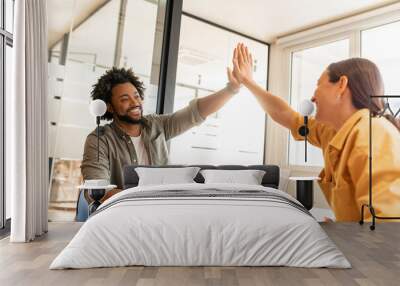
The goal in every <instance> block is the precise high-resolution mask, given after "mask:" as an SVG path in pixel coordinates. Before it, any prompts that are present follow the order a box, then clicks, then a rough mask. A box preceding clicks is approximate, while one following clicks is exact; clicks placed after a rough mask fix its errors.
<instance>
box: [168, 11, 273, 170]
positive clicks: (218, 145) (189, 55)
mask: <svg viewBox="0 0 400 286" xmlns="http://www.w3.org/2000/svg"><path fill="white" fill-rule="evenodd" d="M199 35H201V37H199ZM239 42H243V43H245V44H246V45H248V46H249V49H250V50H251V51H252V53H253V58H254V77H255V79H256V81H257V82H258V83H259V84H261V85H262V86H264V87H266V84H267V83H266V81H267V67H268V48H269V47H268V45H267V44H264V43H260V42H257V41H255V40H252V39H249V38H246V37H243V36H240V35H238V34H235V33H233V32H230V31H227V30H225V29H222V28H220V27H216V26H214V25H211V24H209V23H206V22H204V21H201V20H198V19H195V18H193V17H189V16H187V15H183V16H182V21H181V34H180V43H179V53H178V65H177V76H176V88H175V97H174V111H176V110H179V109H181V108H183V107H185V106H187V105H188V103H189V102H190V101H191V100H192V99H194V98H199V97H203V96H206V95H209V94H211V93H213V92H216V91H218V90H220V89H222V88H224V87H225V85H226V83H227V81H228V79H227V75H226V67H228V66H231V62H232V54H233V49H234V47H235V46H236V44H237V43H239ZM210 43H212V47H211V46H210ZM264 133H265V113H264V111H263V110H262V109H261V107H260V106H259V105H258V103H257V101H256V99H255V98H254V96H253V95H252V94H251V93H250V92H249V91H248V90H247V89H246V88H243V89H242V90H241V91H240V93H239V94H236V95H235V96H234V97H233V98H232V99H231V100H230V101H229V102H228V103H227V104H226V105H225V106H224V107H223V108H222V109H221V110H220V111H218V112H216V113H215V114H213V115H211V116H209V117H208V118H207V120H206V121H205V122H204V123H203V124H202V125H200V126H198V127H195V128H192V129H190V130H189V131H188V132H186V133H184V134H182V135H180V136H178V137H176V138H174V139H172V141H171V148H170V163H171V164H262V163H263V161H264Z"/></svg>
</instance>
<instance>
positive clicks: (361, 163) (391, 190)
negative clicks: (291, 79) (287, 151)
mask: <svg viewBox="0 0 400 286" xmlns="http://www.w3.org/2000/svg"><path fill="white" fill-rule="evenodd" d="M294 116H296V122H295V124H294V125H293V126H292V128H291V133H292V135H293V137H294V138H295V139H296V140H304V137H302V136H301V135H300V134H299V133H298V129H299V128H300V127H301V126H302V125H303V122H304V119H303V117H302V116H301V115H300V114H298V113H295V114H294ZM308 125H309V126H308V127H309V130H310V133H309V135H308V141H309V142H310V143H311V144H313V145H315V146H317V147H320V148H322V151H323V156H324V161H325V164H324V169H323V170H322V172H321V174H320V178H321V180H320V181H319V184H320V187H321V189H322V191H323V192H324V194H325V197H326V199H327V201H328V203H329V205H330V206H331V208H332V210H333V211H334V213H335V216H336V220H337V221H358V220H360V210H361V206H362V205H363V204H368V202H369V196H368V190H369V110H368V109H361V110H359V111H357V112H356V113H354V114H353V115H352V116H351V117H350V118H349V119H348V120H347V121H346V122H345V124H344V125H343V126H342V127H341V128H340V130H338V131H337V132H336V131H335V130H334V129H333V127H331V126H328V125H326V124H323V123H319V122H317V121H316V120H315V119H314V118H310V119H309V121H308ZM372 194H373V195H372V205H373V207H374V209H375V213H376V215H377V216H396V217H400V132H399V131H398V130H397V128H396V127H395V126H394V125H393V124H392V123H390V122H389V121H388V120H387V119H385V118H373V119H372ZM364 217H365V218H366V219H367V220H369V219H371V214H370V212H369V211H368V209H367V208H366V209H365V216H364Z"/></svg>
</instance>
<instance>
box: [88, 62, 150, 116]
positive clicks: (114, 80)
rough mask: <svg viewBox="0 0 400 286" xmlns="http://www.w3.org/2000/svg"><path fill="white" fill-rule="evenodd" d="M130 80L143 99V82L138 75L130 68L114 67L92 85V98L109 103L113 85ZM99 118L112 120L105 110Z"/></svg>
mask: <svg viewBox="0 0 400 286" xmlns="http://www.w3.org/2000/svg"><path fill="white" fill-rule="evenodd" d="M127 82H130V83H131V84H132V85H133V86H134V87H135V88H136V89H137V91H138V93H139V95H140V98H141V99H142V100H143V98H144V90H145V88H144V85H143V82H142V81H140V79H139V77H137V76H136V75H135V73H134V72H133V71H132V69H131V68H130V69H125V68H116V67H113V68H112V69H110V70H108V71H106V72H105V74H103V75H102V76H101V77H100V78H99V80H98V81H97V83H95V84H94V85H93V90H92V92H91V95H92V99H93V100H95V99H101V100H103V101H104V102H105V103H111V96H112V93H111V90H112V89H113V87H114V86H116V85H118V84H121V83H127ZM101 119H104V120H112V119H113V115H112V113H110V112H108V111H107V112H106V113H105V114H104V115H103V116H102V117H101Z"/></svg>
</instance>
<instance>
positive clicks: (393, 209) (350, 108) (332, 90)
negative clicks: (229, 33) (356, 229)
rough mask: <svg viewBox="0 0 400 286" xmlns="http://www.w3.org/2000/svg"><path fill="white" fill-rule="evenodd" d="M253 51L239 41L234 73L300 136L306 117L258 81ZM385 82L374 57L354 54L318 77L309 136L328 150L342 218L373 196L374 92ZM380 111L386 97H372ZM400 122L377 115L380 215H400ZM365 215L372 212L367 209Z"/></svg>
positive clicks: (327, 180) (334, 203)
mask: <svg viewBox="0 0 400 286" xmlns="http://www.w3.org/2000/svg"><path fill="white" fill-rule="evenodd" d="M252 62H253V60H252V56H251V54H250V53H249V52H248V49H247V47H245V46H244V45H243V44H239V45H238V46H237V47H236V49H235V52H234V60H233V64H234V69H233V74H234V76H235V77H236V79H237V80H238V81H239V82H240V83H242V84H243V85H245V86H246V87H247V88H248V89H249V90H250V91H251V92H252V93H253V94H254V95H255V96H256V98H257V100H258V101H259V103H260V105H261V106H262V108H263V109H264V110H265V112H266V113H268V114H269V115H270V116H271V118H272V119H273V120H275V121H276V122H278V123H279V124H281V125H283V126H284V127H286V128H288V129H290V130H291V133H292V135H293V137H294V138H295V139H296V140H304V138H303V137H302V136H301V135H300V134H299V133H298V130H299V128H300V127H301V126H302V125H303V117H302V116H301V115H300V114H299V113H297V112H296V111H294V110H293V109H292V108H291V107H290V106H289V105H288V104H287V103H286V102H285V101H284V100H283V99H281V98H279V97H277V96H274V95H272V94H271V93H269V92H268V91H265V90H264V89H263V88H262V87H260V86H258V85H257V83H255V82H254V81H253V78H252V70H253V67H252ZM382 94H384V91H383V82H382V78H381V75H380V73H379V70H378V68H377V67H376V65H375V64H374V63H372V62H371V61H369V60H366V59H362V58H352V59H348V60H344V61H340V62H337V63H333V64H331V65H329V66H328V68H327V69H326V70H325V71H324V72H323V73H322V75H321V77H320V78H319V80H318V83H317V88H316V90H315V93H314V96H313V97H312V101H313V102H314V103H315V104H316V106H317V113H316V116H315V118H310V119H309V130H310V133H309V135H308V140H309V142H310V143H311V144H313V145H315V146H317V147H319V148H321V149H322V151H323V156H324V169H323V170H322V172H321V174H320V178H321V181H320V186H321V189H322V191H323V192H324V194H325V196H326V199H327V201H328V203H329V204H330V206H331V208H332V210H333V211H334V213H335V216H336V220H337V221H359V220H360V210H361V206H362V205H363V204H367V203H368V201H369V196H368V190H369V159H368V156H369V110H368V107H369V104H368V103H369V95H382ZM372 103H373V104H372V107H371V109H372V110H371V111H372V114H373V115H374V116H376V115H379V114H381V113H382V112H383V109H384V102H383V100H382V99H381V98H374V99H373V100H372ZM399 129H400V124H399V122H398V121H396V120H395V118H393V116H390V115H385V116H383V117H381V116H380V117H375V118H373V120H372V134H373V152H372V153H373V165H372V166H373V171H372V178H373V180H372V182H373V185H372V190H373V207H374V209H375V213H376V215H377V216H396V217H399V216H400V132H399ZM365 217H366V218H367V219H370V218H371V215H370V212H369V211H365Z"/></svg>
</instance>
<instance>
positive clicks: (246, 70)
mask: <svg viewBox="0 0 400 286" xmlns="http://www.w3.org/2000/svg"><path fill="white" fill-rule="evenodd" d="M232 62H233V75H234V77H235V78H236V79H237V80H238V81H239V82H240V83H243V84H244V85H246V83H249V82H251V81H252V80H253V57H252V56H251V53H250V52H249V50H248V48H247V47H246V46H245V45H244V44H242V43H240V44H238V45H237V46H236V48H235V50H234V52H233V59H232Z"/></svg>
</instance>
